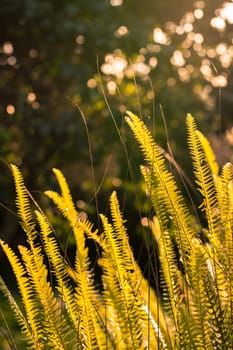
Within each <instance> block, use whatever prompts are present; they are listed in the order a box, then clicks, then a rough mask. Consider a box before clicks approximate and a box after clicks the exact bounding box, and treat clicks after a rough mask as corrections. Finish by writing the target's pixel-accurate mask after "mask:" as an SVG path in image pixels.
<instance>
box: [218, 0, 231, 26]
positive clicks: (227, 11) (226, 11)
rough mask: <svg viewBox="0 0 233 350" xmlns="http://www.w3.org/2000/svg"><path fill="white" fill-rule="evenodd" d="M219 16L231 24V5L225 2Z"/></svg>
mask: <svg viewBox="0 0 233 350" xmlns="http://www.w3.org/2000/svg"><path fill="white" fill-rule="evenodd" d="M220 15H221V17H222V18H224V19H225V20H226V21H227V22H228V23H230V24H233V3H232V2H225V3H224V4H223V8H222V9H221V10H220Z"/></svg>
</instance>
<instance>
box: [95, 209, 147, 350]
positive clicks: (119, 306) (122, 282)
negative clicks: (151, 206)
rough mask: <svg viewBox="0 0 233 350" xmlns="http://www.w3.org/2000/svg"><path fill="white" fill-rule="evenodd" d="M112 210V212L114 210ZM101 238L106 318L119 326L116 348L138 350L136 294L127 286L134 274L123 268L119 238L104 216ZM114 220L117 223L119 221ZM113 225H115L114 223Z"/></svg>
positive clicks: (139, 339)
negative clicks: (131, 275)
mask: <svg viewBox="0 0 233 350" xmlns="http://www.w3.org/2000/svg"><path fill="white" fill-rule="evenodd" d="M113 210H114V209H113ZM100 217H101V220H102V224H103V228H104V236H103V241H104V243H103V244H102V247H103V252H102V258H101V267H102V268H103V285H104V295H105V300H106V304H107V310H106V312H107V317H109V318H110V322H113V323H114V324H115V325H118V327H119V329H120V332H119V331H118V332H115V337H116V344H117V348H122V349H140V348H141V343H142V325H141V322H140V317H139V315H140V314H139V309H138V305H137V303H138V296H137V294H136V293H137V290H135V287H134V289H132V286H131V285H130V274H131V273H133V272H134V271H135V266H133V265H132V264H131V266H130V270H129V266H128V264H127V263H126V265H124V260H123V256H124V252H123V251H122V250H121V248H122V245H121V243H122V242H121V239H122V238H121V237H120V236H121V235H123V234H124V231H123V232H122V231H121V232H118V234H116V232H115V231H114V228H113V227H112V225H111V224H110V223H109V222H108V220H107V218H106V217H105V216H104V215H102V214H101V215H100ZM115 220H118V221H119V223H118V224H119V225H120V221H121V219H120V218H118V219H116V218H115ZM115 225H116V223H115Z"/></svg>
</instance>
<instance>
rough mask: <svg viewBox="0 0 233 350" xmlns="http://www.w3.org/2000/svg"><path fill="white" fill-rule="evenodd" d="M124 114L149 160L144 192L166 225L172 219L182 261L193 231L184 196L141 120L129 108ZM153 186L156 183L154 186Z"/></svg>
mask: <svg viewBox="0 0 233 350" xmlns="http://www.w3.org/2000/svg"><path fill="white" fill-rule="evenodd" d="M127 115H128V116H127V117H126V121H127V123H128V125H129V126H130V128H131V129H132V131H133V133H134V135H135V138H136V140H137V141H138V143H139V145H140V148H141V150H142V153H143V155H144V158H145V160H146V161H147V162H148V164H149V169H148V174H146V176H145V180H146V184H147V186H148V193H150V194H152V196H151V199H152V203H153V206H154V208H155V210H157V209H158V205H159V206H160V207H163V208H162V210H160V213H161V215H163V217H162V218H161V222H163V223H164V225H165V226H167V227H166V229H167V228H168V226H169V222H170V221H171V220H172V223H173V225H174V226H173V227H174V229H173V233H174V236H175V240H176V242H177V245H178V248H179V252H180V256H181V259H182V262H183V263H184V264H186V260H187V259H188V252H189V250H190V249H191V239H192V237H193V236H194V235H195V232H194V231H193V227H192V223H191V221H190V218H191V215H190V213H189V211H188V209H187V207H186V205H185V203H184V198H183V196H182V195H181V193H180V191H179V189H178V187H177V184H176V181H175V178H174V176H173V174H172V173H171V172H170V171H169V170H168V168H167V166H166V162H165V158H164V157H163V156H162V154H161V149H160V147H159V146H158V145H157V144H156V143H155V141H154V140H153V137H152V135H151V133H150V132H149V130H148V129H147V128H146V126H145V124H144V123H143V122H142V120H140V119H139V118H138V117H137V116H135V115H134V114H133V113H131V112H127ZM143 175H145V172H144V174H143ZM154 186H156V189H155V190H154ZM153 194H155V195H153ZM165 220H166V221H165Z"/></svg>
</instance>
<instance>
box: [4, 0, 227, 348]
mask: <svg viewBox="0 0 233 350" xmlns="http://www.w3.org/2000/svg"><path fill="white" fill-rule="evenodd" d="M0 21H1V30H0V123H1V125H0V144H1V152H0V156H1V159H2V160H1V162H0V203H1V206H2V209H1V211H0V236H1V238H3V239H4V240H6V241H8V242H11V244H15V245H16V244H18V243H19V242H21V240H22V237H23V234H22V233H21V232H20V229H19V226H18V224H17V219H16V216H15V206H14V198H15V193H14V185H13V181H12V177H11V174H10V171H9V168H8V166H7V164H8V163H11V162H13V163H15V164H16V165H18V166H20V168H21V170H22V172H23V174H24V176H25V182H26V184H27V186H28V189H29V190H30V191H31V193H32V194H33V196H34V197H35V198H36V199H38V200H39V202H40V203H43V204H46V199H45V198H44V196H43V194H42V192H43V191H44V190H46V189H48V188H54V187H56V183H55V179H54V177H53V175H52V172H51V169H52V167H57V168H60V169H61V170H62V171H63V172H64V174H65V176H66V177H67V180H68V182H69V184H70V186H71V189H72V193H73V196H74V198H75V199H77V206H78V208H79V209H80V211H81V213H82V215H88V216H91V220H94V221H96V223H97V224H98V218H97V216H96V206H97V208H98V210H99V211H102V212H106V210H107V208H106V203H107V199H108V195H109V193H110V192H111V191H112V190H113V189H117V191H118V194H119V197H120V201H121V205H122V208H123V212H124V216H125V217H126V218H127V220H128V224H127V226H128V231H129V234H130V239H131V241H132V242H131V243H132V245H133V247H134V250H135V253H136V256H137V257H139V256H140V254H142V255H143V246H144V247H146V249H151V250H150V259H151V260H153V259H154V258H156V253H155V252H154V248H153V247H152V246H150V245H149V246H148V244H149V243H150V242H149V236H148V235H145V238H144V239H145V241H146V240H147V239H148V241H147V242H145V244H142V243H141V239H140V232H138V235H134V233H135V230H136V231H137V229H136V227H137V223H138V222H140V221H141V223H142V225H144V227H145V230H146V229H147V228H146V225H147V220H146V219H145V217H146V216H148V215H151V214H150V204H149V202H148V200H146V198H145V195H144V192H143V190H141V189H142V188H141V184H140V174H139V170H138V168H139V164H140V163H141V161H142V159H141V158H140V156H139V152H138V150H137V148H136V147H135V143H134V141H133V140H132V136H131V135H130V133H129V131H128V130H127V128H126V125H125V123H124V114H125V111H126V110H127V109H128V110H131V111H133V112H134V113H136V114H138V115H141V116H142V117H143V118H144V120H145V121H146V123H147V124H148V125H151V128H152V131H153V133H154V135H155V137H156V139H157V140H158V142H159V143H160V144H161V145H162V146H163V147H164V148H165V150H166V151H169V152H170V150H169V147H168V145H167V142H168V141H169V145H170V147H171V150H172V152H173V153H174V155H175V158H176V160H177V162H178V163H179V164H180V166H181V167H182V169H184V170H185V171H186V173H187V174H188V176H191V171H190V167H189V160H188V156H187V154H186V151H187V147H186V143H185V138H186V136H185V125H184V124H185V123H184V120H185V116H186V113H187V112H191V113H192V114H193V115H194V116H195V117H196V119H197V121H198V122H199V125H200V127H201V129H202V130H203V131H204V132H205V133H206V134H207V136H208V137H209V138H210V140H211V141H212V144H213V146H214V148H215V150H216V152H217V156H218V160H219V161H220V163H222V162H225V161H227V160H232V158H233V157H232V145H233V127H232V125H233V124H232V121H233V113H232V112H233V69H232V59H233V30H232V28H233V2H232V1H222V0H206V1H204V0H197V1H193V0H179V1H177V0H175V1H173V2H172V3H171V1H168V0H163V1H155V0H144V1H141V0H125V1H123V0H102V1H92V0H69V1H68V0H67V1H65V0H56V1H55V0H40V1H39V0H21V1H20V0H1V4H0ZM166 127H167V129H168V132H169V135H167V133H166ZM87 130H88V132H87ZM87 134H88V136H87ZM92 165H93V168H92ZM131 166H132V168H131ZM93 169H94V170H93ZM132 179H133V181H132ZM135 184H137V186H136V187H135ZM135 188H136V190H135ZM96 191H97V192H98V193H97V196H95V193H96ZM135 192H136V196H135ZM43 207H44V206H43ZM45 207H46V205H45ZM138 208H140V210H138ZM56 214H57V213H56V212H55V211H54V210H53V209H52V208H50V209H48V210H47V215H48V217H49V218H50V219H51V221H52V222H53V224H54V226H55V228H56V229H57V235H58V238H59V239H60V241H61V242H63V247H64V249H66V247H67V245H68V243H71V246H72V238H71V237H70V234H69V228H67V226H66V224H65V223H64V222H61V219H60V218H59V217H58V216H57V215H56ZM67 231H68V234H67ZM90 247H91V246H90ZM94 249H95V247H94ZM146 256H147V258H146V259H147V261H144V262H142V264H144V265H146V264H147V262H148V255H146ZM1 259H2V260H1V266H3V269H1V270H3V271H1V274H2V273H5V275H7V276H8V275H9V270H8V268H7V264H6V263H5V261H4V260H3V258H2V257H1ZM144 268H146V266H144ZM152 277H153V276H152ZM1 310H2V307H1ZM2 320H3V318H2ZM4 332H5V330H4V331H3V328H0V333H2V334H3V333H4ZM6 339H7V336H5V337H4V342H5V343H4V344H6V345H4V344H2V346H3V348H4V349H5V348H6V349H7V341H6Z"/></svg>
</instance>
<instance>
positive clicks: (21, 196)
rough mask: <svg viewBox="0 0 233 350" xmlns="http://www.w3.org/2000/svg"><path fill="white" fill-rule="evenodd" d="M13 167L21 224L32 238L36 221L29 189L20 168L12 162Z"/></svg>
mask: <svg viewBox="0 0 233 350" xmlns="http://www.w3.org/2000/svg"><path fill="white" fill-rule="evenodd" d="M11 169H12V173H13V177H14V182H15V189H16V206H17V209H18V215H19V218H20V222H21V225H22V227H23V229H24V231H25V232H26V234H27V236H28V238H29V240H30V239H31V237H32V236H33V234H34V223H33V217H32V212H31V206H30V201H29V197H28V193H27V189H26V186H25V184H24V179H23V176H22V174H21V172H20V170H19V169H18V168H17V167H16V166H15V165H13V164H11Z"/></svg>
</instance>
